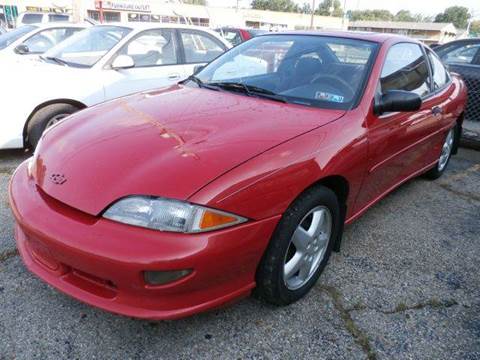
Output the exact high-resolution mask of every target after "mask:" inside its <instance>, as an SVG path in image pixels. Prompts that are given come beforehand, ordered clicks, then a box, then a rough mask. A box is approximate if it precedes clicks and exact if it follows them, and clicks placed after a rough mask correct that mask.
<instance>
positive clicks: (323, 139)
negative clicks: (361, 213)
mask: <svg viewBox="0 0 480 360" xmlns="http://www.w3.org/2000/svg"><path fill="white" fill-rule="evenodd" d="M349 120H350V123H348V122H349ZM366 163H367V141H366V136H365V129H364V128H363V127H362V126H360V125H359V122H358V121H356V120H354V119H352V118H350V119H348V117H343V118H340V119H338V120H336V121H334V122H332V123H330V124H327V125H325V126H322V127H320V128H317V129H315V130H312V131H310V132H308V133H306V134H303V135H301V136H299V137H296V138H294V139H292V140H289V141H287V142H285V143H283V144H281V145H279V146H277V147H275V148H273V149H271V150H269V151H267V152H265V153H262V154H260V155H258V156H256V157H255V158H253V159H251V160H249V161H248V162H246V163H244V164H242V165H240V166H238V167H236V168H235V169H233V170H231V171H229V172H228V173H226V174H225V175H223V176H221V177H220V178H218V179H216V180H215V181H213V182H211V183H210V184H208V185H207V186H205V187H203V188H202V189H201V190H199V191H198V192H197V193H195V194H194V195H192V196H191V197H190V198H189V201H191V202H193V203H198V204H205V205H207V206H210V207H213V208H217V209H222V210H225V211H229V212H232V213H236V214H239V215H242V216H245V217H248V218H251V219H256V220H260V219H265V218H268V217H271V216H276V215H279V214H282V213H283V212H284V211H285V210H286V209H287V208H288V206H289V205H290V204H291V203H292V202H293V201H294V200H295V199H296V198H297V197H298V196H299V195H300V194H301V193H302V192H303V191H304V190H305V189H307V188H309V187H310V186H312V185H313V184H315V183H316V182H318V181H320V180H321V179H323V178H326V177H330V176H341V177H343V178H345V179H346V180H347V182H348V185H349V188H350V192H349V194H350V195H349V197H348V199H347V209H351V208H353V201H354V199H355V197H356V193H357V192H358V190H359V188H360V186H361V182H362V180H363V176H364V174H365V169H366Z"/></svg>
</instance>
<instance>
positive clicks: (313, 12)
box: [310, 0, 315, 30]
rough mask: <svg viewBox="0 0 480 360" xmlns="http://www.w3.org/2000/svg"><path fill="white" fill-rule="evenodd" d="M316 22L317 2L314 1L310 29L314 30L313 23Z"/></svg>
mask: <svg viewBox="0 0 480 360" xmlns="http://www.w3.org/2000/svg"><path fill="white" fill-rule="evenodd" d="M314 20H315V0H312V17H311V18H310V29H312V30H313V29H314V27H313V22H314Z"/></svg>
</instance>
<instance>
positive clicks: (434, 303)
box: [345, 299, 459, 315]
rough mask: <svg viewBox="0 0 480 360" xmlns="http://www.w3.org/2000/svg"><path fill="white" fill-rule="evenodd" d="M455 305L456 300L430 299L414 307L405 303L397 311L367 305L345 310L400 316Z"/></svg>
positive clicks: (399, 305) (396, 308) (397, 307)
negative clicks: (412, 311) (407, 312)
mask: <svg viewBox="0 0 480 360" xmlns="http://www.w3.org/2000/svg"><path fill="white" fill-rule="evenodd" d="M454 305H459V303H458V302H457V300H455V299H449V300H443V301H442V300H438V299H430V300H427V301H425V302H421V303H418V304H413V305H410V306H408V305H406V304H404V303H400V304H398V305H397V306H395V309H393V310H382V309H380V308H378V307H372V306H367V305H362V304H360V305H354V306H353V307H351V308H348V309H345V311H347V312H352V311H362V310H372V311H378V312H380V313H382V314H385V315H392V314H398V313H402V312H405V311H408V310H420V309H424V308H427V307H430V308H433V309H440V308H449V307H452V306H454Z"/></svg>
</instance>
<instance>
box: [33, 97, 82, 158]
mask: <svg viewBox="0 0 480 360" xmlns="http://www.w3.org/2000/svg"><path fill="white" fill-rule="evenodd" d="M78 110H79V109H78V108H77V107H76V106H73V105H70V104H51V105H47V106H45V107H43V108H41V109H40V110H38V111H37V112H36V113H35V114H34V115H33V116H32V118H31V119H30V122H29V123H28V127H27V136H28V138H27V140H28V143H29V144H30V146H31V147H32V148H33V149H35V148H36V147H37V144H38V141H39V140H40V137H41V136H42V134H43V132H44V131H45V129H47V128H49V127H50V126H53V125H55V124H56V123H57V122H59V121H60V120H62V119H63V118H65V117H67V116H69V115H71V114H73V113H75V112H77V111H78Z"/></svg>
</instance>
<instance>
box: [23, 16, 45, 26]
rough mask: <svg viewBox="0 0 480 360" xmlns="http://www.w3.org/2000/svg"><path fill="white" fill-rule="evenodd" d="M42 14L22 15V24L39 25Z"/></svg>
mask: <svg viewBox="0 0 480 360" xmlns="http://www.w3.org/2000/svg"><path fill="white" fill-rule="evenodd" d="M42 18H43V14H25V15H23V19H22V23H24V24H37V23H41V22H42Z"/></svg>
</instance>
